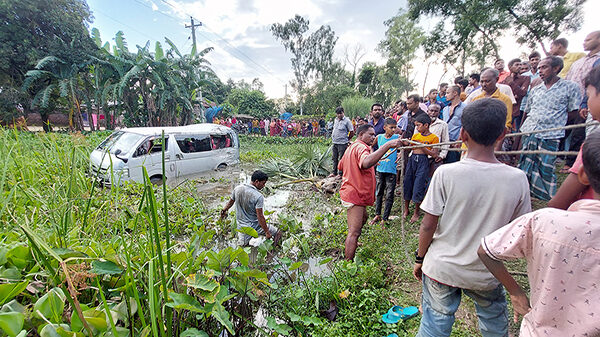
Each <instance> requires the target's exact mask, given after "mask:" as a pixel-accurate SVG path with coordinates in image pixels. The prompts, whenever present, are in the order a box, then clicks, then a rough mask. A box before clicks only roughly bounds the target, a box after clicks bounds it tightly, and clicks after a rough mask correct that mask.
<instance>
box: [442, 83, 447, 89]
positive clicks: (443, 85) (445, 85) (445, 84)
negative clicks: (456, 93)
mask: <svg viewBox="0 0 600 337" xmlns="http://www.w3.org/2000/svg"><path fill="white" fill-rule="evenodd" d="M447 86H448V83H445V82H444V83H440V89H441V88H443V87H447Z"/></svg>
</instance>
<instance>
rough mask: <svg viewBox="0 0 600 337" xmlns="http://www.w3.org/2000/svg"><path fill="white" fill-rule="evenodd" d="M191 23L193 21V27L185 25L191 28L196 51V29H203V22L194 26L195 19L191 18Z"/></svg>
mask: <svg viewBox="0 0 600 337" xmlns="http://www.w3.org/2000/svg"><path fill="white" fill-rule="evenodd" d="M190 21H191V25H189V26H188V25H185V28H191V29H192V43H193V44H192V46H193V48H194V49H196V27H201V26H202V22H198V23H197V24H194V18H193V17H191V16H190Z"/></svg>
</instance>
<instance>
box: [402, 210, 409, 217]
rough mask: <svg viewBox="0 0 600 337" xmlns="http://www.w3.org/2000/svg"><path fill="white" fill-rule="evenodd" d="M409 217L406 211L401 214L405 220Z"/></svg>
mask: <svg viewBox="0 0 600 337" xmlns="http://www.w3.org/2000/svg"><path fill="white" fill-rule="evenodd" d="M409 215H410V212H409V211H408V209H407V210H405V211H404V212H403V213H402V216H403V217H405V218H408V216H409Z"/></svg>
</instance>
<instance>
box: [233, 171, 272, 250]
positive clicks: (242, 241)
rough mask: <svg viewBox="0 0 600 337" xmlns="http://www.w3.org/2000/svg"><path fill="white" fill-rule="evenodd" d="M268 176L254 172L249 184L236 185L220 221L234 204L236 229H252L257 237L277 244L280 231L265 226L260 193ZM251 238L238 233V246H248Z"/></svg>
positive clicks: (263, 199) (262, 197) (262, 198)
mask: <svg viewBox="0 0 600 337" xmlns="http://www.w3.org/2000/svg"><path fill="white" fill-rule="evenodd" d="M268 179H269V176H267V174H266V173H264V172H263V171H259V170H257V171H254V172H253V173H252V177H251V178H250V180H251V183H250V184H241V185H238V186H237V187H236V188H235V189H234V190H233V192H232V193H231V199H230V200H229V202H228V203H227V205H225V207H223V210H222V211H221V220H223V219H225V218H226V217H227V211H229V209H230V208H231V206H233V204H234V203H235V218H236V220H237V228H238V229H241V228H242V227H252V228H254V229H255V230H256V232H257V233H258V235H264V236H265V237H266V238H267V239H271V238H272V239H273V242H274V243H275V244H277V243H278V242H279V240H280V239H281V231H280V230H279V229H278V228H277V227H275V226H273V225H267V220H265V216H264V214H263V205H264V201H265V197H264V196H263V195H262V193H260V190H262V189H263V188H264V187H265V184H266V183H267V180H268ZM250 239H252V237H251V236H250V235H248V234H245V233H238V245H240V246H248V244H249V243H250Z"/></svg>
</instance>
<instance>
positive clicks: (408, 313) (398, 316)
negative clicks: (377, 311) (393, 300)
mask: <svg viewBox="0 0 600 337" xmlns="http://www.w3.org/2000/svg"><path fill="white" fill-rule="evenodd" d="M418 314H419V309H418V308H417V307H406V308H403V307H401V306H399V305H395V306H393V307H392V308H391V309H390V310H389V311H388V312H387V313H386V314H384V315H383V316H382V317H381V320H382V321H383V322H384V323H387V324H396V323H398V322H400V321H401V320H406V319H409V318H411V317H414V316H416V315H418Z"/></svg>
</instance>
